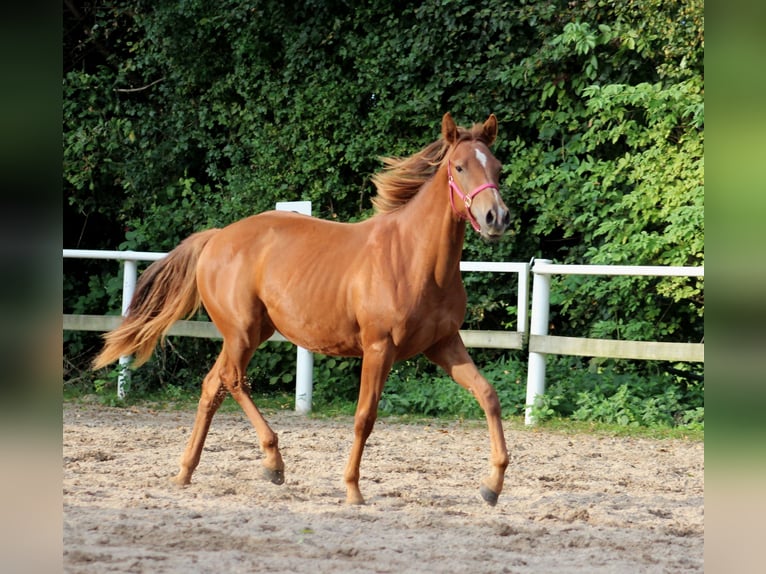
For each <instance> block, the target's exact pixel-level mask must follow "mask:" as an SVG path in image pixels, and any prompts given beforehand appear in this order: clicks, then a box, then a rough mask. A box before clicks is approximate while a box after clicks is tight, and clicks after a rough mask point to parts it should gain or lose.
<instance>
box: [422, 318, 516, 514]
mask: <svg viewBox="0 0 766 574" xmlns="http://www.w3.org/2000/svg"><path fill="white" fill-rule="evenodd" d="M425 354H426V356H427V357H428V358H429V359H431V360H432V361H433V362H434V363H436V364H437V365H439V366H440V367H442V368H443V369H444V370H445V371H447V373H449V374H450V376H451V377H452V378H453V379H455V381H457V383H458V384H460V386H462V387H465V388H466V389H468V390H469V391H470V392H471V393H472V394H473V396H474V397H476V400H477V401H478V402H479V405H481V408H482V409H483V410H484V414H485V416H486V417H487V425H488V427H489V440H490V443H491V448H492V452H491V456H490V462H491V464H492V472H491V474H490V475H489V476H488V477H487V478H486V479H484V481H483V482H482V485H481V490H480V491H481V495H482V497H483V498H484V500H485V501H486V502H487V504H489V505H490V506H494V505H495V504H497V497H498V496H499V495H500V492H501V491H502V490H503V481H504V478H505V469H506V467H507V466H508V450H507V448H506V446H505V435H504V434H503V423H502V419H501V418H500V401H499V400H498V398H497V392H495V389H494V388H493V387H492V385H490V384H489V382H487V379H485V378H484V377H483V376H482V375H481V373H479V370H478V369H477V368H476V365H475V364H474V362H473V360H472V359H471V357H470V356H469V355H468V351H466V349H465V345H464V344H463V341H462V340H461V339H460V335H459V334H458V333H455V335H454V336H452V337H450V338H449V339H446V340H444V341H442V342H440V343H437V344H436V345H434V346H433V347H431V348H430V349H428V350H427V351H426V353H425Z"/></svg>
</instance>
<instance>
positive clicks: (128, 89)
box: [114, 76, 165, 93]
mask: <svg viewBox="0 0 766 574" xmlns="http://www.w3.org/2000/svg"><path fill="white" fill-rule="evenodd" d="M164 79H165V76H162V77H161V78H159V79H158V80H154V81H153V82H150V83H148V84H146V85H145V86H141V87H140V88H115V89H114V91H115V92H127V93H130V92H142V91H144V90H148V89H149V88H151V87H152V86H153V85H154V84H159V83H160V82H161V81H163V80H164Z"/></svg>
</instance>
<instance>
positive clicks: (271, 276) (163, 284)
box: [92, 112, 510, 506]
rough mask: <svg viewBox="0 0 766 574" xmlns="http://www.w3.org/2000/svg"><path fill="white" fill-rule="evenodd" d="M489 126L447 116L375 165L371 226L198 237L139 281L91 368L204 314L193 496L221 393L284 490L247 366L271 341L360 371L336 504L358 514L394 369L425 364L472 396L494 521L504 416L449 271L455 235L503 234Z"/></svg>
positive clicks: (187, 471)
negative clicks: (432, 134)
mask: <svg viewBox="0 0 766 574" xmlns="http://www.w3.org/2000/svg"><path fill="white" fill-rule="evenodd" d="M496 136H497V118H496V117H495V115H494V114H490V116H489V117H488V119H487V120H486V121H485V122H484V123H477V124H474V125H473V126H472V127H471V128H464V127H460V126H457V125H456V123H455V121H454V120H453V118H452V116H451V114H450V113H449V112H447V113H446V114H444V116H443V117H442V122H441V137H440V138H439V139H437V140H436V141H434V142H432V143H431V144H429V145H428V146H426V147H425V148H423V149H421V150H420V151H419V152H417V153H415V154H414V155H411V156H409V157H384V158H382V162H383V168H382V169H381V170H380V171H378V172H377V173H375V174H373V175H372V181H373V184H374V185H375V187H376V192H377V193H376V196H374V197H373V198H372V202H373V206H374V210H375V213H374V215H373V216H371V217H369V218H368V219H365V220H363V221H360V222H356V223H345V222H334V221H327V220H322V219H319V218H313V217H309V216H306V215H300V214H297V213H291V212H285V211H266V212H263V213H259V214H256V215H252V216H249V217H246V218H244V219H241V220H239V221H236V222H234V223H232V224H229V225H228V226H225V227H223V228H220V229H208V230H205V231H200V232H197V233H194V234H192V235H190V236H189V237H187V238H186V239H185V240H183V241H182V242H181V243H180V244H179V245H178V246H177V247H175V248H174V249H173V250H172V251H171V252H170V253H169V254H168V255H167V256H166V257H165V258H163V259H160V260H158V261H155V262H154V263H153V264H152V265H150V266H149V267H148V268H147V269H146V270H145V271H144V272H143V273H142V274H141V276H140V278H139V281H138V282H137V285H136V288H135V291H134V295H133V298H132V300H131V302H130V305H129V308H128V310H127V313H126V315H125V317H124V319H123V321H122V323H121V324H120V325H119V326H118V327H117V328H115V329H114V330H113V331H111V332H109V333H106V334H105V335H104V339H105V343H104V346H103V348H102V350H101V351H100V353H99V354H98V355H97V356H96V358H95V359H94V360H93V363H92V367H93V368H94V369H100V368H103V367H105V366H107V365H108V364H110V363H112V362H113V361H115V360H117V359H118V358H119V357H120V356H127V355H133V356H134V359H133V367H138V366H139V365H141V364H143V363H144V362H146V361H147V360H148V359H149V357H150V356H151V354H152V352H153V349H154V348H155V346H156V345H157V343H158V340H161V341H162V342H163V343H164V338H165V336H166V334H167V331H168V330H169V329H170V327H171V326H172V324H173V323H174V322H175V321H177V320H179V319H182V318H185V317H190V316H192V315H193V314H194V313H195V312H196V311H197V310H198V309H199V307H200V305H203V306H204V309H205V310H206V311H207V314H208V316H209V317H210V319H211V320H212V322H213V323H214V324H215V325H216V327H217V328H218V330H219V331H220V333H221V335H222V337H223V345H222V349H221V353H220V355H219V356H218V358H217V359H216V361H215V363H214V365H213V367H212V368H211V369H210V371H209V372H208V373H207V375H206V376H205V378H204V380H203V382H202V389H201V394H200V399H199V404H198V407H197V412H196V416H195V420H194V426H193V428H192V433H191V436H190V438H189V441H188V444H187V446H186V448H185V451H184V453H183V455H182V457H181V460H180V470H179V472H178V474H177V475H176V476H175V477H173V478H172V479H171V480H172V481H173V482H175V483H176V484H177V485H180V486H187V485H189V484H190V483H191V476H192V473H193V472H194V470H195V469H196V467H197V465H198V464H199V460H200V455H201V452H202V448H203V445H204V442H205V437H206V435H207V433H208V430H209V428H210V424H211V421H212V418H213V415H214V414H215V412H216V410H217V409H218V407H219V406H220V404H221V402H222V401H223V399H224V398H225V396H226V394H227V393H228V394H231V396H232V397H233V398H234V400H236V401H237V403H238V404H239V406H240V407H241V408H242V410H243V411H244V412H245V414H246V415H247V417H248V419H249V420H250V422H251V423H252V425H253V427H254V428H255V431H256V435H257V437H258V438H259V439H260V446H261V450H262V452H263V455H264V457H263V460H262V466H263V474H264V477H265V478H267V479H268V480H270V481H271V482H273V483H274V484H282V483H283V482H284V468H285V466H284V461H283V460H282V455H281V453H280V450H279V443H278V437H277V434H276V433H275V432H274V431H273V430H272V429H271V427H270V426H269V424H268V423H267V422H266V420H265V419H264V417H263V416H262V414H261V412H260V411H259V410H258V407H257V406H256V405H255V403H254V402H253V400H252V398H251V396H250V387H249V383H248V381H247V378H246V367H247V365H248V363H249V361H250V359H251V358H252V356H253V354H254V352H255V350H256V349H257V347H258V346H259V345H260V344H261V343H263V342H264V341H265V340H266V339H268V338H269V337H270V336H271V335H272V334H273V333H274V332H275V331H279V332H280V333H281V334H282V335H284V337H285V338H287V339H288V340H289V341H292V342H293V343H295V344H296V345H299V346H301V347H304V348H306V349H309V350H310V351H312V352H315V353H320V354H326V355H334V356H354V357H361V358H362V364H361V377H360V379H361V380H360V387H359V395H358V402H357V406H356V412H355V415H354V424H353V427H354V440H353V444H352V447H351V452H350V455H349V459H348V463H347V465H346V467H345V471H344V474H343V477H344V482H345V486H346V502H347V503H349V504H364V502H365V501H364V498H363V496H362V493H361V491H360V489H359V478H360V472H359V467H360V463H361V459H362V452H363V450H364V446H365V442H366V441H367V438H368V437H369V435H370V433H371V432H372V429H373V425H374V424H375V420H376V418H377V413H378V402H379V400H380V396H381V393H382V391H383V386H384V383H385V381H386V378H387V377H388V374H389V372H390V370H391V368H392V366H393V364H394V363H395V362H397V361H401V360H404V359H407V358H410V357H413V356H415V355H417V354H420V353H423V354H424V355H425V356H426V357H427V358H428V359H430V360H431V361H432V362H434V363H435V364H437V365H438V366H440V367H441V368H442V369H444V370H445V371H446V372H447V373H448V374H449V375H450V376H451V377H452V378H453V379H454V380H455V381H456V382H457V383H458V384H460V385H461V386H463V387H464V388H466V389H467V390H468V391H470V392H471V393H472V394H473V395H474V396H475V398H476V400H477V401H478V402H479V404H480V405H481V408H482V409H483V410H484V413H485V416H486V420H487V425H488V428H489V437H490V443H491V453H490V465H491V469H490V474H489V476H488V477H486V478H485V479H483V480H482V482H481V484H480V489H479V490H480V494H481V496H482V498H483V499H484V500H485V501H486V502H487V503H488V504H489V505H491V506H494V505H495V504H496V503H497V500H498V496H499V495H500V492H501V491H502V488H503V480H504V473H505V469H506V467H507V466H508V452H507V449H506V444H505V437H504V434H503V426H502V420H501V412H500V403H499V401H498V397H497V393H496V391H495V389H494V388H493V387H492V385H491V384H490V383H489V382H488V381H487V380H486V379H485V378H484V377H483V376H482V375H481V373H480V372H479V370H478V369H477V367H476V365H475V364H474V362H473V360H472V359H471V357H470V356H469V354H468V352H467V351H466V348H465V345H464V344H463V342H462V340H461V338H460V333H459V329H460V327H461V325H462V323H463V320H464V316H465V311H466V300H467V298H466V291H465V288H464V286H463V282H462V279H461V274H460V257H461V253H462V248H463V241H464V238H465V233H466V227H467V225H466V221H468V222H469V223H470V224H471V226H472V228H473V229H474V230H476V232H478V233H479V234H480V235H481V237H482V238H484V239H486V240H488V241H490V242H492V241H497V240H498V239H499V238H500V237H501V236H502V235H503V233H504V232H505V231H506V229H507V228H508V226H509V225H510V212H509V210H508V208H507V207H506V205H505V203H504V202H503V199H502V198H501V196H500V193H499V190H498V185H499V183H498V178H499V175H500V169H501V164H500V162H499V161H498V160H497V159H496V158H495V156H494V155H493V154H492V152H491V151H490V149H489V147H490V146H491V145H492V144H493V143H494V141H495V138H496Z"/></svg>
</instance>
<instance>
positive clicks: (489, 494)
mask: <svg viewBox="0 0 766 574" xmlns="http://www.w3.org/2000/svg"><path fill="white" fill-rule="evenodd" d="M479 492H480V493H481V497H482V498H483V499H484V502H486V503H487V504H489V505H490V506H495V504H497V497H498V496H499V495H498V494H497V493H496V492H494V491H493V490H490V489H489V487H487V486H484V485H483V484H482V485H481V488H480V489H479Z"/></svg>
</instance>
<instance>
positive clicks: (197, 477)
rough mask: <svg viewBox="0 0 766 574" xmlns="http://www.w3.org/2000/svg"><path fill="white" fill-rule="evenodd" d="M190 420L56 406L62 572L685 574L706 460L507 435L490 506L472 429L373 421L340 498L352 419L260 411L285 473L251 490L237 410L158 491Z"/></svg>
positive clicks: (691, 564) (606, 443) (695, 549)
mask: <svg viewBox="0 0 766 574" xmlns="http://www.w3.org/2000/svg"><path fill="white" fill-rule="evenodd" d="M193 418H194V413H193V412H179V411H164V410H163V411H154V410H151V409H148V408H129V409H126V408H124V409H115V408H108V407H103V406H93V405H83V404H71V403H67V404H65V405H64V430H63V464H64V483H63V489H64V496H63V500H64V569H65V571H66V572H72V573H75V572H78V573H79V572H83V573H91V572H92V573H99V574H101V573H104V572H152V573H155V572H156V573H163V572H174V573H175V572H179V573H180V572H184V573H189V572H195V573H196V572H211V573H213V572H215V573H221V572H226V573H236V572H266V571H268V572H273V573H280V572H284V573H290V574H294V573H296V572H312V573H314V572H331V573H339V572H396V573H402V572H423V573H429V574H430V573H434V572H470V573H484V572H487V573H490V572H491V573H497V572H519V573H523V572H546V573H548V572H588V573H591V572H630V573H638V572H684V573H688V572H701V571H702V570H703V542H704V526H703V525H704V498H703V496H704V445H703V444H702V443H700V442H691V441H682V440H679V441H669V440H663V441H656V440H648V439H636V438H613V437H603V436H590V435H564V434H561V433H553V432H548V431H540V430H526V429H523V430H508V429H506V439H507V442H508V448H509V452H510V458H511V462H510V465H509V467H508V470H507V472H506V482H505V489H504V491H503V493H502V495H501V496H500V500H499V502H498V504H497V506H495V507H494V508H493V507H490V506H488V505H486V504H485V503H484V502H483V501H482V499H481V497H480V495H479V482H480V480H481V479H482V478H483V477H484V476H485V475H486V473H487V472H488V470H489V464H488V456H489V439H488V435H487V431H486V428H485V427H484V426H483V425H479V424H477V423H475V422H468V423H461V422H458V421H456V422H446V423H445V422H441V421H439V422H433V423H432V424H422V423H421V424H401V423H396V422H392V421H387V420H385V419H381V420H379V421H378V423H377V425H376V427H375V430H374V432H373V434H372V436H371V437H370V439H369V441H368V447H367V450H366V451H365V456H364V458H363V460H362V468H361V471H362V480H361V483H360V485H361V488H362V493H363V494H364V496H365V498H366V500H367V504H366V505H365V506H361V507H355V506H348V505H346V504H345V503H344V502H343V500H344V497H345V489H344V487H343V483H342V473H343V468H344V466H345V463H346V458H347V456H348V452H349V448H350V445H351V440H352V434H353V430H352V423H351V419H348V418H342V419H337V420H319V419H312V418H307V417H304V416H301V415H297V414H294V413H291V412H279V413H269V414H268V416H267V418H268V420H269V422H270V423H271V425H272V428H274V430H275V431H276V432H277V433H278V434H279V437H280V446H281V449H282V455H283V457H284V460H285V465H286V469H285V471H286V480H285V483H284V484H283V485H281V486H277V485H273V484H271V483H269V482H266V481H264V480H263V479H261V478H260V459H261V453H260V450H259V449H258V446H257V445H258V443H257V440H256V435H255V431H254V430H253V429H252V427H251V426H250V424H249V422H248V421H247V419H246V418H245V416H244V414H242V413H241V412H220V413H218V414H217V415H216V417H215V419H214V420H213V425H212V428H211V430H210V434H209V435H208V440H207V443H206V446H205V450H204V451H203V454H202V460H201V462H200V466H199V467H198V469H197V471H196V473H195V474H194V476H193V479H192V484H191V486H189V487H187V488H184V489H180V488H177V487H175V486H173V485H171V484H170V482H169V480H168V478H169V477H170V476H172V475H174V474H175V473H176V472H177V461H178V459H179V457H180V454H181V452H182V450H183V448H184V446H185V444H186V439H187V438H188V436H189V432H190V430H191V424H192V421H193Z"/></svg>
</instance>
